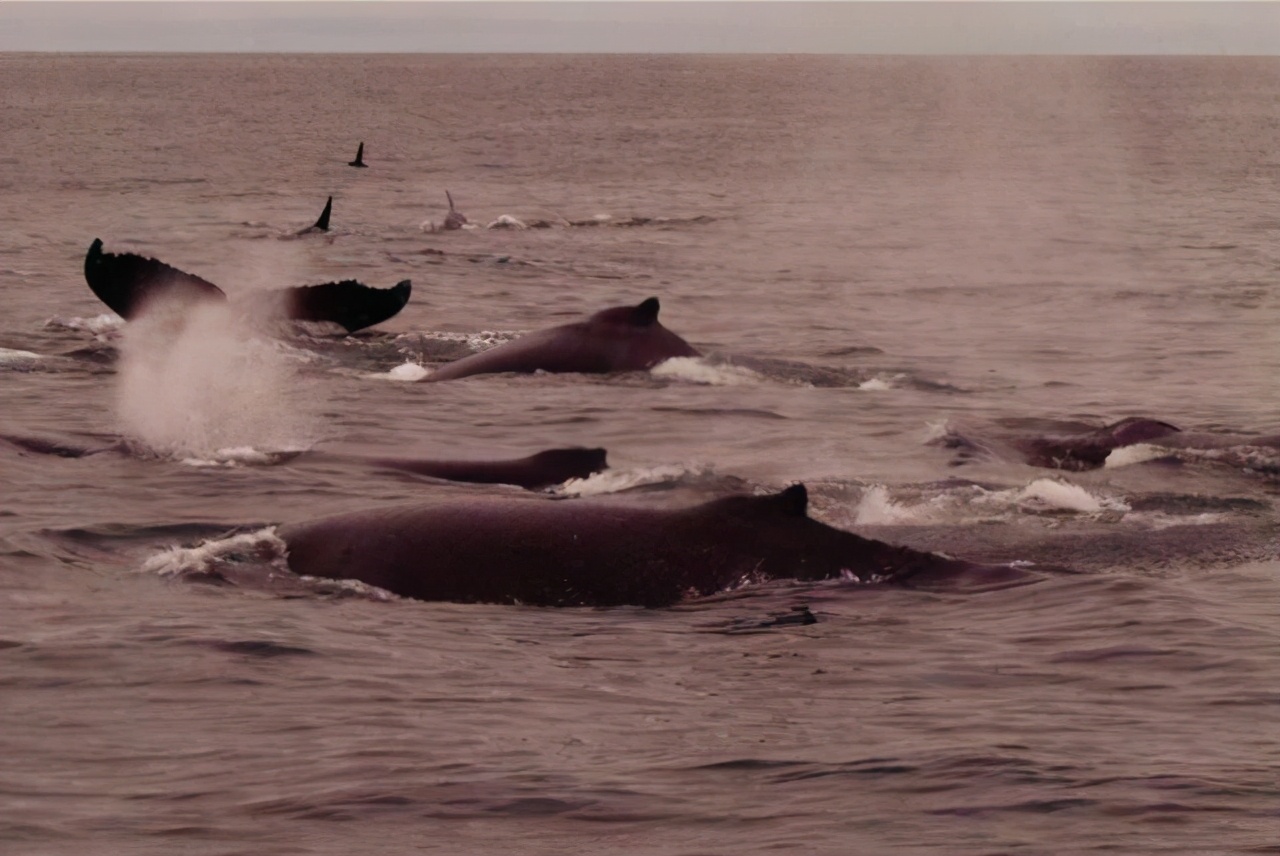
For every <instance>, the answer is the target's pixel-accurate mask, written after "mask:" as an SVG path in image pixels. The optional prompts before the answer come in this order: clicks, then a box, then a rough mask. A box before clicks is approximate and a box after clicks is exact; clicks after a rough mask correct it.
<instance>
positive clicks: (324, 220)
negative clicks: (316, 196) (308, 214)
mask: <svg viewBox="0 0 1280 856" xmlns="http://www.w3.org/2000/svg"><path fill="white" fill-rule="evenodd" d="M332 213H333V197H332V196H330V197H329V200H328V201H327V202H325V204H324V210H323V211H321V212H320V219H319V220H317V221H316V224H315V225H314V226H312V227H311V228H312V229H319V230H320V231H321V232H327V231H329V215H330V214H332Z"/></svg>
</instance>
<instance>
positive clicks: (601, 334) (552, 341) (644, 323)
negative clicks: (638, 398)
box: [423, 297, 699, 382]
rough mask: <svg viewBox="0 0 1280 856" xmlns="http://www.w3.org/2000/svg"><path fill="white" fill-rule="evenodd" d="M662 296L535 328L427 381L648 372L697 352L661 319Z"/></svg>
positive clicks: (450, 365) (443, 369)
mask: <svg viewBox="0 0 1280 856" xmlns="http://www.w3.org/2000/svg"><path fill="white" fill-rule="evenodd" d="M658 309H659V304H658V298H656V297H650V298H649V299H648V300H645V301H643V302H641V303H639V304H637V305H636V306H618V307H613V308H611V309H603V310H601V311H599V312H597V313H595V314H594V315H591V316H590V317H588V318H586V319H584V320H582V321H575V322H574V323H572V324H563V325H561V326H559V327H549V328H547V329H545V330H536V331H534V332H532V333H529V334H528V335H526V336H521V337H520V338H519V339H516V340H515V341H512V342H507V343H506V344H505V345H499V346H498V347H496V348H490V349H489V350H487V351H481V352H480V353H478V354H472V355H471V356H469V357H463V358H462V359H460V360H455V361H454V362H452V363H446V364H445V365H443V366H441V367H440V368H438V369H436V370H435V371H434V372H432V373H431V374H430V375H428V376H427V377H425V378H423V380H424V381H429V382H435V381H442V380H454V379H456V378H463V377H468V376H470V375H478V374H492V373H495V372H524V373H528V372H535V371H544V372H588V373H595V374H604V373H608V372H625V371H645V370H647V369H651V368H653V367H654V366H656V365H657V364H658V363H660V362H662V361H663V360H667V359H670V358H672V357H696V356H699V354H698V351H697V350H695V349H694V347H693V346H692V345H690V344H689V343H688V342H686V341H685V340H684V339H682V338H680V337H679V336H677V335H676V334H675V333H672V332H671V331H670V330H668V329H667V328H666V327H663V326H662V324H661V323H660V322H659V321H658Z"/></svg>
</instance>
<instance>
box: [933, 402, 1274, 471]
mask: <svg viewBox="0 0 1280 856" xmlns="http://www.w3.org/2000/svg"><path fill="white" fill-rule="evenodd" d="M984 433H985V436H983V435H982V434H979V435H976V436H969V435H967V434H965V433H960V432H958V431H955V430H949V431H948V432H947V433H946V434H945V435H944V436H942V437H940V438H938V439H937V440H932V441H930V443H931V444H932V445H936V446H942V447H944V448H948V449H953V450H955V451H956V459H955V460H954V461H952V465H953V466H959V465H961V464H965V463H968V462H969V461H971V460H973V459H974V458H979V457H996V458H1000V457H1016V458H1019V459H1021V460H1022V461H1023V462H1024V463H1027V464H1030V465H1031V466H1033V467H1044V468H1047V469H1056V470H1070V471H1075V472H1080V471H1084V470H1096V469H1099V468H1101V467H1103V466H1106V464H1107V460H1108V459H1109V458H1110V456H1111V453H1112V452H1114V451H1115V450H1116V449H1123V448H1125V447H1128V446H1137V445H1148V446H1152V447H1155V448H1156V449H1157V450H1162V451H1167V452H1168V453H1169V454H1170V455H1173V454H1174V453H1175V452H1178V451H1183V450H1185V451H1187V452H1212V451H1215V450H1218V451H1219V452H1220V453H1225V454H1219V455H1218V457H1219V458H1220V459H1221V460H1222V461H1223V462H1227V463H1230V462H1233V461H1237V460H1241V461H1243V463H1244V466H1245V468H1246V469H1255V470H1263V471H1266V470H1268V469H1269V468H1271V467H1273V466H1274V463H1273V462H1274V458H1272V459H1271V461H1270V462H1269V461H1267V460H1262V461H1255V460H1251V459H1249V458H1248V455H1247V453H1248V452H1249V450H1258V449H1268V450H1276V451H1280V434H1273V435H1251V434H1233V433H1227V432H1204V431H1183V430H1182V429H1181V428H1179V427H1178V426H1176V425H1173V424H1170V423H1168V422H1162V421H1161V420H1159V419H1150V418H1147V417H1145V416H1128V417H1125V418H1124V419H1121V420H1119V421H1118V422H1113V423H1111V424H1109V425H1104V426H1102V427H1095V426H1091V425H1088V424H1086V423H1081V422H1056V421H1051V420H1040V419H1013V420H1003V421H1002V422H1001V424H1000V427H999V428H998V429H996V430H994V431H990V432H984ZM1241 456H1243V457H1241ZM1161 460H1169V459H1161Z"/></svg>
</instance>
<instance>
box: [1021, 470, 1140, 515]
mask: <svg viewBox="0 0 1280 856" xmlns="http://www.w3.org/2000/svg"><path fill="white" fill-rule="evenodd" d="M1015 499H1016V501H1017V502H1018V503H1019V504H1020V505H1031V506H1033V507H1039V508H1048V509H1058V510H1062V511H1076V512H1080V513H1083V514H1099V513H1101V512H1103V511H1121V512H1123V511H1128V510H1129V506H1128V505H1127V504H1126V503H1125V502H1124V501H1123V500H1119V499H1108V498H1101V499H1100V498H1098V497H1096V496H1094V495H1093V494H1091V493H1089V491H1087V490H1085V489H1084V488H1082V487H1080V486H1079V485H1074V484H1070V483H1068V482H1062V481H1057V480H1056V479H1036V480H1035V481H1033V482H1032V483H1031V484H1029V485H1027V486H1026V487H1024V488H1023V489H1022V490H1021V491H1019V492H1018V493H1017V495H1016V497H1015Z"/></svg>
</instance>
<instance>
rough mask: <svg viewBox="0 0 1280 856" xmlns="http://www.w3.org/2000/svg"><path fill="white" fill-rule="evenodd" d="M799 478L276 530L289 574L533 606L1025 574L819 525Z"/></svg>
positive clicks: (386, 515) (477, 504)
mask: <svg viewBox="0 0 1280 856" xmlns="http://www.w3.org/2000/svg"><path fill="white" fill-rule="evenodd" d="M807 508H808V493H807V492H806V490H805V487H804V485H801V484H797V485H792V486H791V487H788V488H786V489H785V490H783V491H781V492H779V493H776V494H773V495H769V496H744V495H738V496H728V497H722V498H720V499H715V500H712V501H710V502H707V503H704V504H702V505H697V506H694V507H692V508H684V509H678V510H668V509H655V508H641V507H630V506H625V505H613V504H607V503H602V502H595V501H592V500H581V499H579V500H562V501H554V500H538V499H533V498H527V499H525V498H511V499H457V498H452V499H449V500H447V501H437V502H433V503H427V504H416V505H408V506H397V507H392V508H375V509H370V510H364V511H355V512H350V513H346V514H337V515H333V516H330V517H324V518H321V519H318V520H312V521H308V522H302V523H294V524H291V525H285V526H281V527H279V529H278V530H277V531H278V534H279V536H280V537H281V538H282V539H283V540H284V542H285V544H286V546H287V549H288V553H287V561H288V564H289V568H290V569H291V570H292V571H293V572H294V573H297V574H299V575H306V576H313V577H323V578H326V579H354V580H359V581H361V582H364V583H367V584H369V585H375V586H378V587H379V588H383V589H386V590H388V591H391V592H394V593H396V594H399V595H402V596H404V597H411V598H417V599H420V600H442V601H454V602H459V603H513V604H514V603H520V604H527V605H537V606H622V605H635V606H645V607H661V606H669V605H671V604H674V603H676V602H678V601H680V600H681V599H682V598H684V597H686V596H688V595H694V596H698V595H709V594H713V593H715V592H718V591H722V590H724V589H725V588H727V587H730V586H733V585H737V584H740V583H743V582H748V581H764V580H771V579H797V580H826V579H842V578H847V579H857V580H860V581H862V582H884V583H893V584H899V585H904V586H909V587H926V588H934V587H939V588H957V589H962V588H965V587H973V586H981V587H993V586H1005V585H1017V584H1020V583H1026V582H1031V581H1033V580H1035V579H1037V578H1038V576H1039V575H1038V574H1033V573H1030V572H1028V571H1026V570H1023V569H1019V568H1015V567H1012V566H1004V565H978V564H974V563H971V562H965V561H961V560H958V559H951V558H947V557H945V556H940V555H936V554H932V553H923V552H920V551H918V550H912V549H909V548H906V547H896V546H893V545H890V544H886V543H883V542H881V541H874V540H871V539H868V538H863V537H861V536H858V535H855V534H853V533H852V532H846V531H844V530H841V529H836V528H834V527H831V526H828V525H826V524H825V523H821V522H819V521H817V520H813V519H811V518H810V517H809V516H808V513H807Z"/></svg>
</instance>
